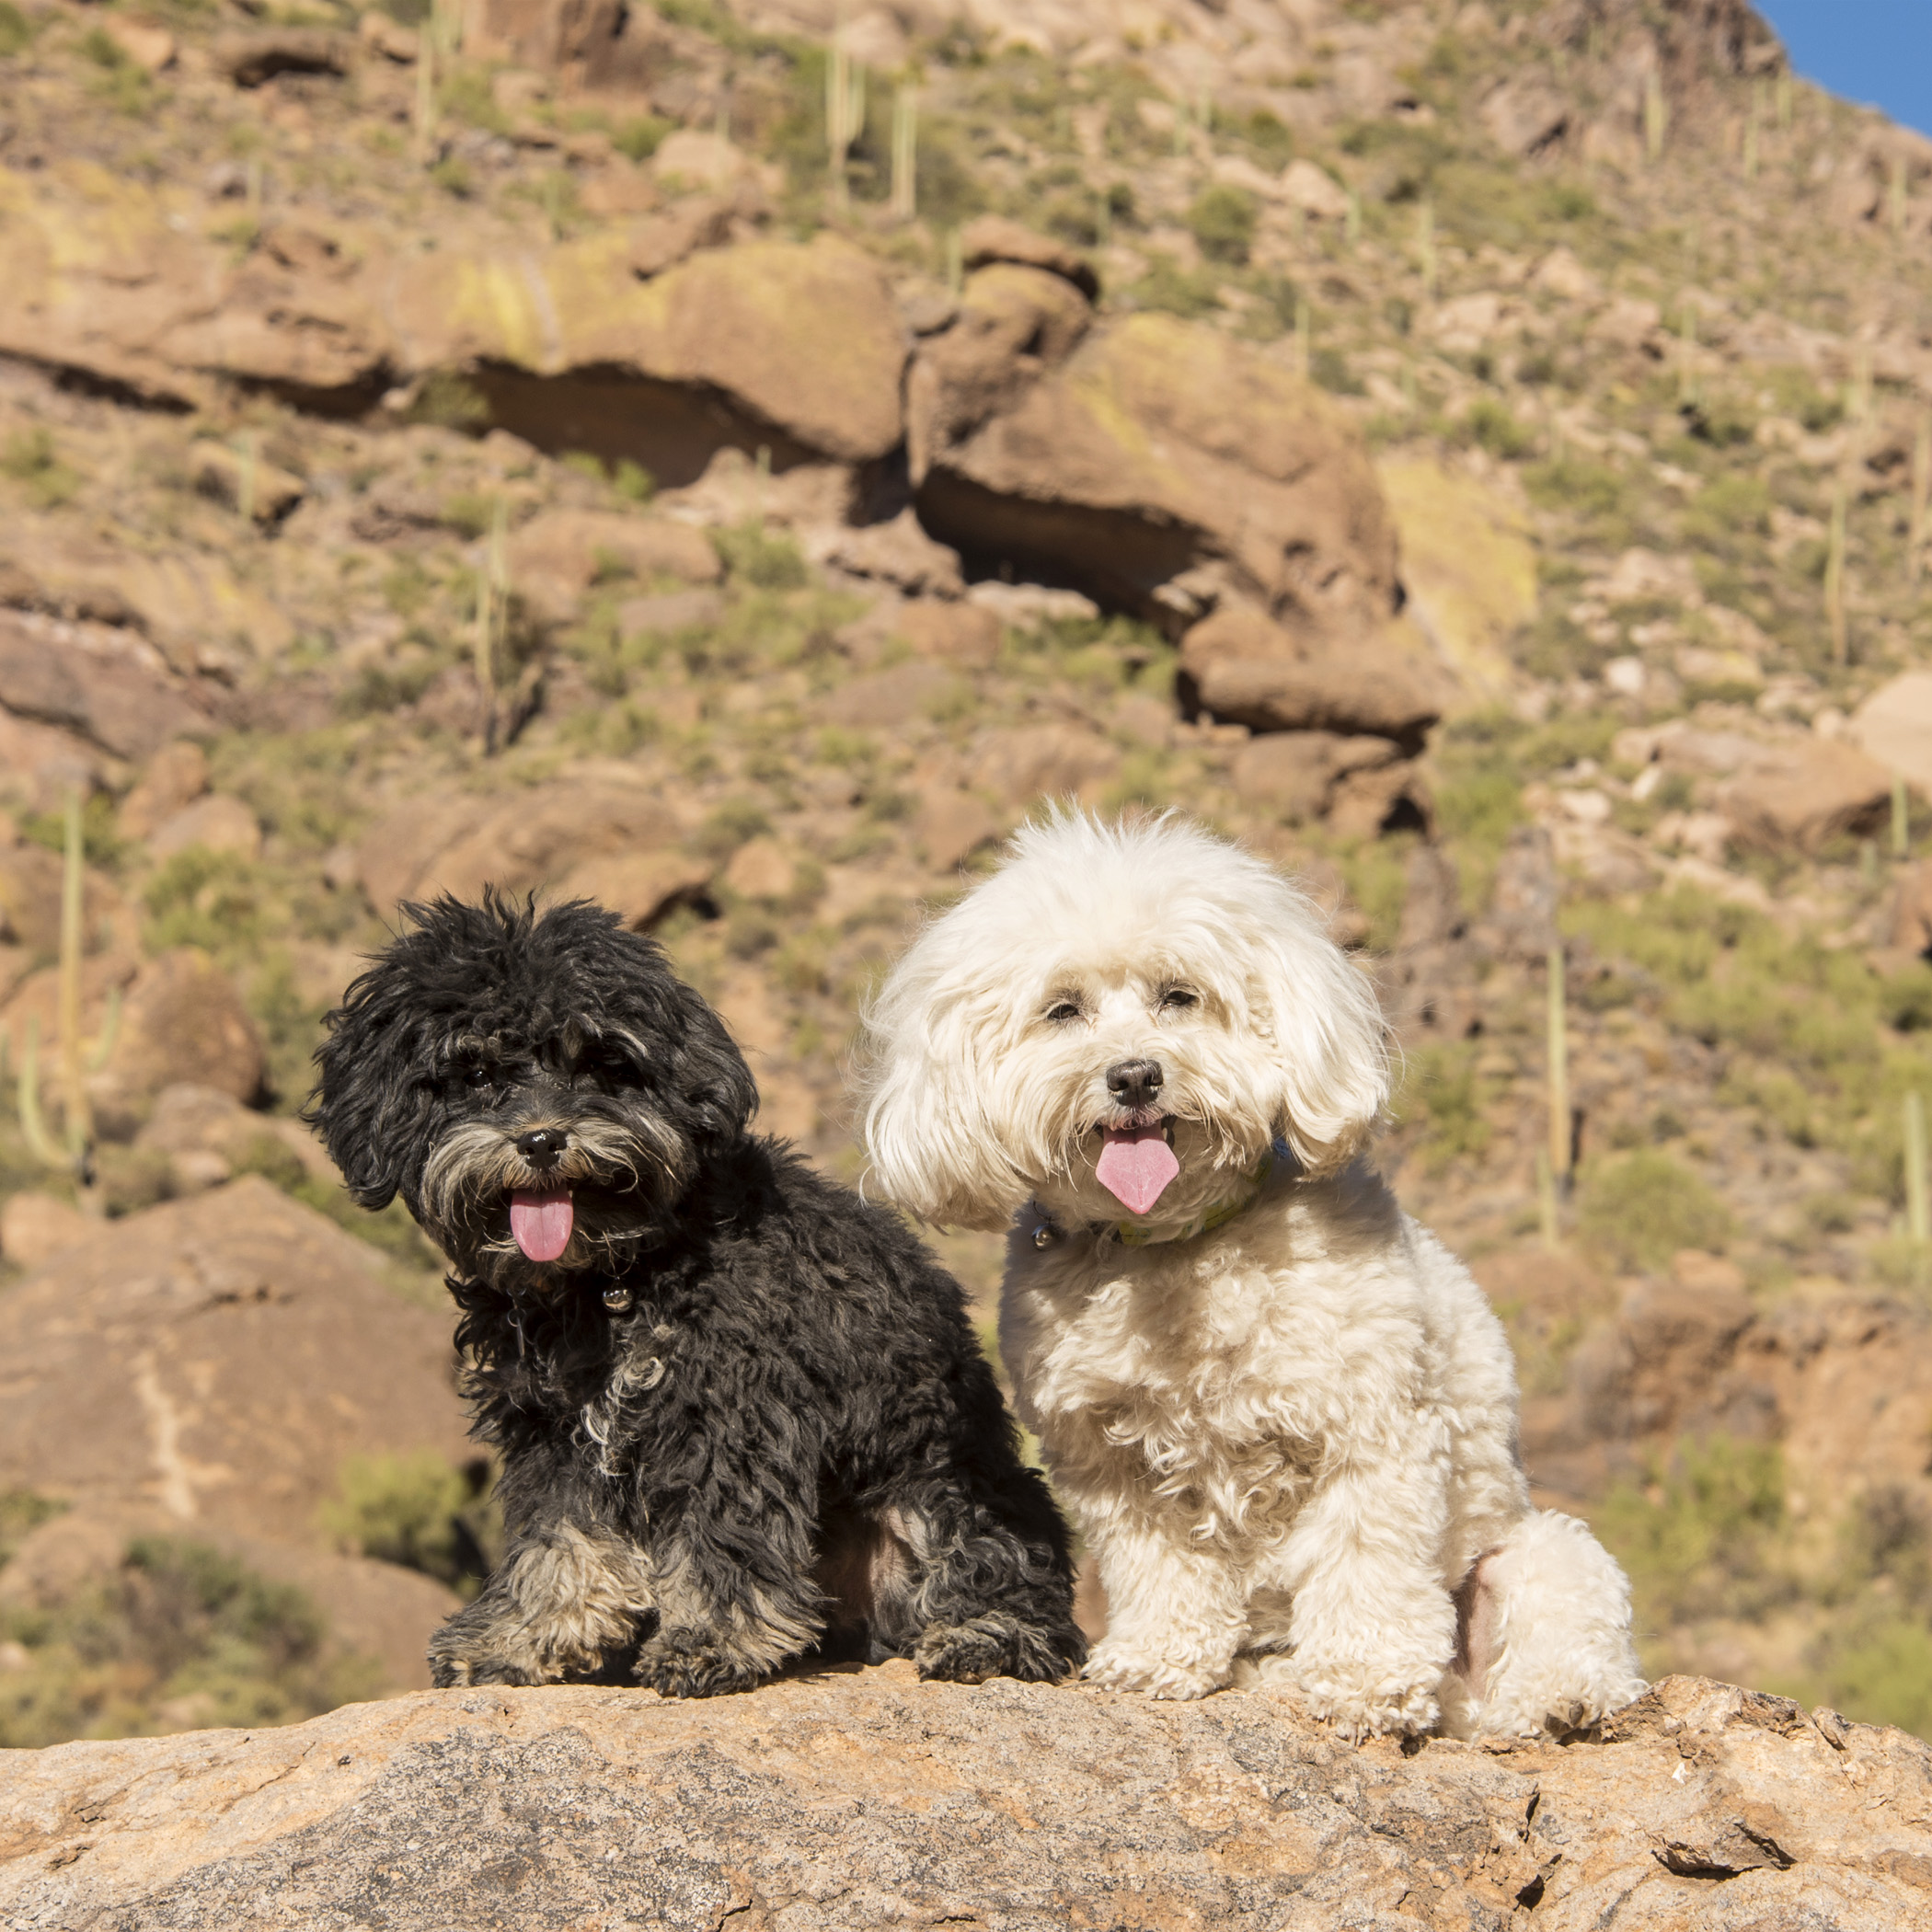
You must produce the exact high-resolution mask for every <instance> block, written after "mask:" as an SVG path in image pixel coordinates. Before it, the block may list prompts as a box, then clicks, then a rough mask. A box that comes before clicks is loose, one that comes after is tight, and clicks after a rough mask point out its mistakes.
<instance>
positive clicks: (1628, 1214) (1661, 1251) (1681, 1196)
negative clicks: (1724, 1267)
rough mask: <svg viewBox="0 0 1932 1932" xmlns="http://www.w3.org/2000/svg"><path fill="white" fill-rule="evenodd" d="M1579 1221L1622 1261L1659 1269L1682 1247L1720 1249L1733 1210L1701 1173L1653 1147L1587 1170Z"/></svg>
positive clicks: (1592, 1239) (1606, 1250) (1596, 1243)
mask: <svg viewBox="0 0 1932 1932" xmlns="http://www.w3.org/2000/svg"><path fill="white" fill-rule="evenodd" d="M1577 1225H1578V1227H1579V1228H1580V1230H1581V1232H1582V1234H1583V1236H1585V1238H1586V1239H1588V1240H1589V1241H1590V1242H1591V1243H1592V1244H1593V1246H1595V1247H1597V1248H1601V1249H1603V1251H1604V1253H1605V1254H1607V1255H1609V1256H1610V1257H1611V1259H1613V1260H1615V1261H1616V1263H1617V1264H1618V1265H1619V1266H1621V1267H1625V1268H1643V1269H1659V1268H1662V1267H1663V1266H1664V1265H1665V1263H1666V1262H1668V1261H1669V1260H1670V1259H1671V1257H1672V1256H1673V1254H1675V1253H1676V1252H1677V1250H1678V1249H1679V1248H1721V1247H1722V1246H1723V1245H1724V1243H1725V1242H1726V1241H1727V1240H1728V1239H1729V1238H1730V1236H1731V1212H1730V1210H1729V1209H1728V1208H1726V1207H1725V1205H1724V1203H1723V1202H1721V1201H1720V1200H1719V1198H1718V1197H1717V1195H1716V1194H1714V1193H1713V1192H1712V1191H1711V1190H1710V1188H1709V1187H1708V1185H1707V1184H1706V1183H1705V1182H1704V1181H1703V1180H1702V1179H1700V1178H1699V1177H1698V1176H1696V1175H1695V1174H1693V1173H1691V1172H1690V1170H1689V1169H1688V1168H1686V1167H1680V1166H1679V1165H1678V1163H1677V1162H1676V1161H1674V1160H1673V1159H1672V1158H1671V1156H1669V1155H1668V1154H1664V1153H1662V1152H1661V1151H1660V1150H1658V1149H1656V1148H1654V1147H1647V1148H1642V1149H1639V1151H1638V1152H1637V1153H1635V1154H1627V1155H1625V1156H1623V1157H1622V1158H1621V1159H1619V1160H1614V1161H1605V1162H1603V1163H1601V1164H1599V1165H1597V1166H1594V1167H1591V1168H1590V1169H1588V1170H1587V1171H1586V1172H1585V1174H1584V1176H1583V1182H1582V1186H1581V1190H1579V1194H1578V1204H1577Z"/></svg>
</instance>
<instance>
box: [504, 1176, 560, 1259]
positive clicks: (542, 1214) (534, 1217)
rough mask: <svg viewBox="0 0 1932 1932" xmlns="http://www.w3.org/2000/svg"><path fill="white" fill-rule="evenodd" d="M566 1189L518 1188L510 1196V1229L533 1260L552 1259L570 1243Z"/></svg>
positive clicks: (525, 1252)
mask: <svg viewBox="0 0 1932 1932" xmlns="http://www.w3.org/2000/svg"><path fill="white" fill-rule="evenodd" d="M571 1220H572V1215H571V1213H570V1190H569V1188H554V1189H538V1188H518V1189H516V1190H513V1191H512V1194H511V1196H510V1232H511V1233H512V1235H514V1236H516V1245H517V1246H518V1247H519V1248H522V1249H523V1252H524V1254H526V1255H527V1256H528V1257H529V1258H530V1259H532V1260H533V1261H554V1260H556V1259H557V1258H558V1255H560V1254H561V1253H562V1252H563V1251H564V1249H565V1248H568V1247H569V1245H570V1223H571Z"/></svg>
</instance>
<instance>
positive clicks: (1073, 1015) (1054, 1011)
mask: <svg viewBox="0 0 1932 1932" xmlns="http://www.w3.org/2000/svg"><path fill="white" fill-rule="evenodd" d="M1046 1017H1047V1018H1049V1019H1050V1020H1052V1023H1053V1024H1054V1025H1055V1026H1056V1027H1057V1026H1064V1025H1065V1024H1066V1022H1067V1021H1068V1020H1070V1019H1078V1018H1080V1002H1079V1001H1078V1000H1074V999H1056V1000H1055V1001H1054V1002H1053V1004H1052V1006H1049V1007H1048V1008H1047V1010H1046Z"/></svg>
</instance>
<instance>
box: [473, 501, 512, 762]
mask: <svg viewBox="0 0 1932 1932" xmlns="http://www.w3.org/2000/svg"><path fill="white" fill-rule="evenodd" d="M509 531H510V506H509V505H508V504H507V503H505V502H504V500H503V499H502V498H501V497H499V498H498V499H497V500H496V506H495V508H494V509H493V510H492V511H491V512H490V519H489V552H488V554H487V557H486V559H485V562H484V565H483V568H482V569H479V570H478V571H477V636H476V675H477V690H478V692H480V693H481V694H482V698H483V755H484V756H485V757H486V758H488V757H490V756H493V755H494V753H495V752H496V748H497V642H498V639H499V637H500V635H501V634H502V633H504V632H506V631H507V630H508V628H509V610H510V547H509Z"/></svg>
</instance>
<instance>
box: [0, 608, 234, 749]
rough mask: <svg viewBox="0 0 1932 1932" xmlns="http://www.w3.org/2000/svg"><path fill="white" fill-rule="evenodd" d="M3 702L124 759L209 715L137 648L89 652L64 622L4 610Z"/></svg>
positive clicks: (0, 641)
mask: <svg viewBox="0 0 1932 1932" xmlns="http://www.w3.org/2000/svg"><path fill="white" fill-rule="evenodd" d="M0 705H4V706H5V707H6V709H7V710H9V711H11V712H13V713H14V714H15V716H16V717H19V718H27V719H35V720H37V721H38V722H40V723H42V724H52V725H60V726H63V727H64V728H65V729H66V730H71V731H76V732H78V733H79V734H80V735H81V736H82V737H84V738H86V739H88V740H90V741H91V742H93V743H95V744H98V745H99V746H100V747H101V748H102V749H103V750H104V751H109V752H112V753H114V754H115V755H116V756H117V757H121V758H144V757H146V756H147V755H148V754H149V753H151V752H153V751H155V749H156V748H157V747H158V746H160V745H161V744H163V743H164V742H166V741H167V739H169V738H171V737H175V736H177V735H178V734H179V733H182V732H186V731H194V730H204V731H205V730H208V729H209V725H208V720H207V719H206V718H205V717H203V716H202V714H201V712H200V711H198V710H197V709H196V708H195V707H193V706H192V705H190V703H189V702H188V700H187V699H186V698H185V697H184V696H181V695H180V694H179V693H178V691H177V690H176V689H175V688H174V687H173V685H172V684H169V683H168V681H167V679H165V678H164V677H163V676H161V675H160V673H157V672H155V671H154V670H152V669H150V668H149V667H148V666H147V665H144V664H143V663H142V662H141V661H139V659H138V658H137V657H136V656H134V655H133V653H132V651H122V652H118V653H114V654H109V653H108V652H106V651H102V650H88V649H86V648H85V647H84V646H82V645H81V644H80V643H79V642H77V641H76V640H75V637H74V635H73V633H72V632H71V631H69V630H67V629H66V627H63V626H60V625H56V624H52V623H50V622H48V621H47V620H45V619H40V618H35V617H31V616H25V615H21V614H20V613H19V612H17V611H6V610H0Z"/></svg>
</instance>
